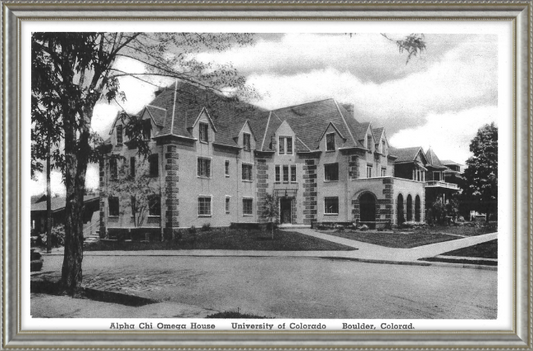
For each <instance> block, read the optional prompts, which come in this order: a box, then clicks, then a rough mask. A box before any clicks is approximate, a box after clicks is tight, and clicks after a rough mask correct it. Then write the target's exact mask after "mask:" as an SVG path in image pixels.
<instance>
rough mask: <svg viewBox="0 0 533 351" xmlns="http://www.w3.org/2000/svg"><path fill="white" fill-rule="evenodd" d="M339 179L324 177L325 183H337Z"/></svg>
mask: <svg viewBox="0 0 533 351" xmlns="http://www.w3.org/2000/svg"><path fill="white" fill-rule="evenodd" d="M338 181H339V180H338V179H324V183H335V182H338Z"/></svg>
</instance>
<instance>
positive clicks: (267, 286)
mask: <svg viewBox="0 0 533 351" xmlns="http://www.w3.org/2000/svg"><path fill="white" fill-rule="evenodd" d="M61 263H62V256H47V257H45V267H44V271H54V272H57V274H59V272H60V268H61ZM83 272H84V283H85V284H86V285H87V286H90V287H94V288H103V287H107V289H108V290H114V291H120V292H123V293H128V294H134V295H138V296H143V297H149V298H152V299H157V300H160V301H163V302H164V303H167V304H168V303H179V304H185V305H189V306H193V307H191V308H189V310H188V312H187V313H188V315H187V316H191V315H193V314H194V313H192V312H191V311H197V313H198V316H202V314H204V315H205V311H206V310H215V311H226V310H237V309H239V310H240V311H241V312H242V313H254V314H258V315H266V316H269V317H286V318H361V319H371V318H424V319H429V318H495V317H496V310H497V291H496V290H497V289H496V286H497V272H496V271H492V270H478V269H461V268H455V267H439V266H412V265H394V264H375V263H364V262H354V261H346V260H336V259H320V258H307V257H297V258H292V257H190V256H164V257H157V256H89V255H88V256H86V257H85V258H84V271H83ZM34 300H36V299H32V314H33V315H34V316H36V317H37V316H39V315H40V314H49V313H52V312H53V311H50V310H48V311H45V310H43V307H42V306H40V304H35V303H33V302H34ZM146 307H149V306H145V308H146ZM154 307H155V306H154ZM132 309H133V310H135V308H134V307H128V309H127V310H125V309H123V308H122V309H121V310H120V312H118V311H117V314H118V315H117V316H116V317H127V316H131V315H136V313H135V312H134V311H133V310H132ZM167 310H168V311H169V312H168V313H172V314H171V315H168V317H171V316H178V315H177V314H176V311H172V312H170V311H171V310H172V309H168V308H167ZM127 311H129V312H127ZM91 316H92V317H98V315H94V313H93V314H92V315H91ZM107 316H108V314H106V317H107ZM161 316H163V315H161Z"/></svg>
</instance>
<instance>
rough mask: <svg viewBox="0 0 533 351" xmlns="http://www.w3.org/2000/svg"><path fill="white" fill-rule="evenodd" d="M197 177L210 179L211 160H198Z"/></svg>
mask: <svg viewBox="0 0 533 351" xmlns="http://www.w3.org/2000/svg"><path fill="white" fill-rule="evenodd" d="M198 177H204V178H209V177H211V160H210V159H208V158H201V157H199V158H198Z"/></svg>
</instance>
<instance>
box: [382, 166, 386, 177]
mask: <svg viewBox="0 0 533 351" xmlns="http://www.w3.org/2000/svg"><path fill="white" fill-rule="evenodd" d="M386 175H387V167H381V176H382V177H385V176H386Z"/></svg>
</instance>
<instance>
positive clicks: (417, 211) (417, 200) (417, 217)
mask: <svg viewBox="0 0 533 351" xmlns="http://www.w3.org/2000/svg"><path fill="white" fill-rule="evenodd" d="M420 206H421V204H420V196H419V195H416V197H415V221H416V222H420V210H421V209H420Z"/></svg>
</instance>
